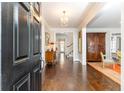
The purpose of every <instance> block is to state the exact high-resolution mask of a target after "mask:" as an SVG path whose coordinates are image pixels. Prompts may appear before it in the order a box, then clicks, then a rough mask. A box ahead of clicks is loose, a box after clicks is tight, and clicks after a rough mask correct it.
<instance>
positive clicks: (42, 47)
mask: <svg viewBox="0 0 124 93" xmlns="http://www.w3.org/2000/svg"><path fill="white" fill-rule="evenodd" d="M41 27H42V28H41V36H42V37H41V39H42V40H41V41H42V42H41V52H42V53H41V54H42V59H43V60H45V51H46V46H45V32H49V27H48V26H47V24H46V23H45V22H44V20H42V25H41Z"/></svg>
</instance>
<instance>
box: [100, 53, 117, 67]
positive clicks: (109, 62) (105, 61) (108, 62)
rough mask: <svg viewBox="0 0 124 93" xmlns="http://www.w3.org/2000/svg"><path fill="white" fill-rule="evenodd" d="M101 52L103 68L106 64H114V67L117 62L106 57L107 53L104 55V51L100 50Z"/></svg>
mask: <svg viewBox="0 0 124 93" xmlns="http://www.w3.org/2000/svg"><path fill="white" fill-rule="evenodd" d="M100 54H101V58H102V67H103V68H104V67H105V64H113V67H114V65H115V64H116V63H117V62H114V61H113V60H111V59H106V55H104V54H103V53H102V52H100Z"/></svg>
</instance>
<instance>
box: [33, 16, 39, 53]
mask: <svg viewBox="0 0 124 93" xmlns="http://www.w3.org/2000/svg"><path fill="white" fill-rule="evenodd" d="M38 53H40V24H39V22H38V21H37V19H36V18H35V17H34V29H33V54H34V55H36V54H38Z"/></svg>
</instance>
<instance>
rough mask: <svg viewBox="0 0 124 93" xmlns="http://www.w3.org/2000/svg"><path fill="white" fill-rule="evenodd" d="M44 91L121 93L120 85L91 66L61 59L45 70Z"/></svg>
mask: <svg viewBox="0 0 124 93" xmlns="http://www.w3.org/2000/svg"><path fill="white" fill-rule="evenodd" d="M43 77H44V81H43V85H42V90H43V91H92V90H93V91H94V90H95V91H111V90H112V91H119V90H120V85H118V84H117V83H115V82H113V81H112V80H110V79H109V78H108V77H106V76H105V75H103V74H102V73H100V72H98V71H97V70H95V69H94V68H92V67H91V66H89V65H87V67H86V66H82V65H81V63H78V62H73V61H70V60H68V59H66V58H65V59H61V58H60V60H59V61H58V62H57V64H56V65H55V66H52V65H48V66H46V68H45V70H44V76H43Z"/></svg>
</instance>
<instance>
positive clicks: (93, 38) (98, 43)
mask: <svg viewBox="0 0 124 93" xmlns="http://www.w3.org/2000/svg"><path fill="white" fill-rule="evenodd" d="M101 51H102V52H103V53H105V33H87V61H96V62H98V61H101V56H100V52H101Z"/></svg>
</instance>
